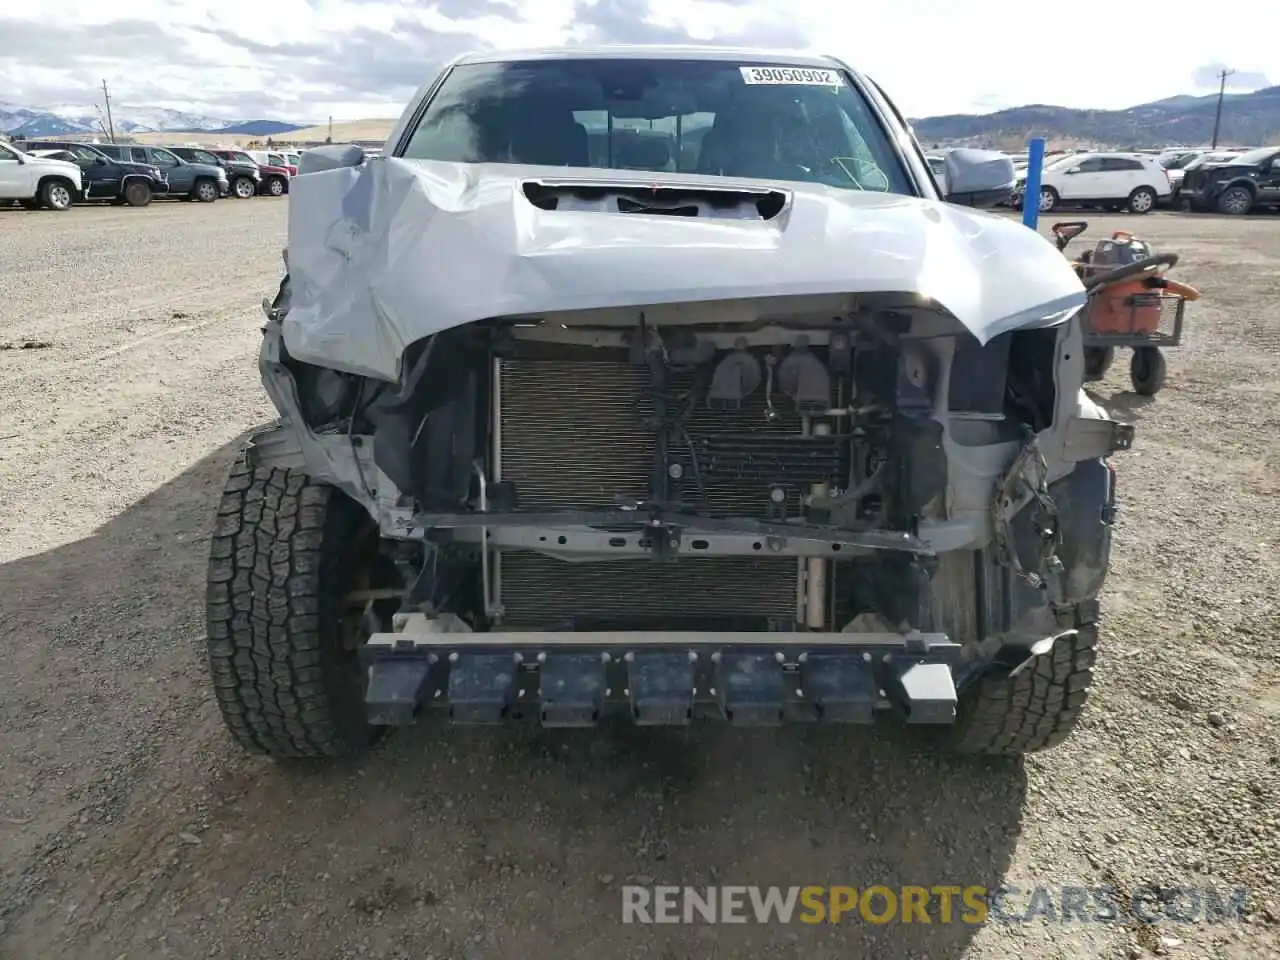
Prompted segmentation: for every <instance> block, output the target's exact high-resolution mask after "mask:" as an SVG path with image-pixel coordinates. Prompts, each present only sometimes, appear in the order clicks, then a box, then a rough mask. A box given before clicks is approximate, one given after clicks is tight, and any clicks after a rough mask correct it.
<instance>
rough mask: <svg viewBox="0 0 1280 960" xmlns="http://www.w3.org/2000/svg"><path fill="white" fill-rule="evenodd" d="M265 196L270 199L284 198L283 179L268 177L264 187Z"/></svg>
mask: <svg viewBox="0 0 1280 960" xmlns="http://www.w3.org/2000/svg"><path fill="white" fill-rule="evenodd" d="M265 189H266V191H267V194H268V195H269V196H272V197H283V196H284V179H283V178H281V177H270V178H268V180H267V183H266V187H265Z"/></svg>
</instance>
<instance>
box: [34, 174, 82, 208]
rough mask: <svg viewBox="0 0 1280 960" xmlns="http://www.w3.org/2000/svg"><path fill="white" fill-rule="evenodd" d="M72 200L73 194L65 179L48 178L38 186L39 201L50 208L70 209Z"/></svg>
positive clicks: (73, 198) (73, 200)
mask: <svg viewBox="0 0 1280 960" xmlns="http://www.w3.org/2000/svg"><path fill="white" fill-rule="evenodd" d="M74 202H75V194H74V193H72V191H71V185H70V184H68V183H67V181H65V180H48V181H46V182H45V183H44V185H43V186H41V187H40V203H41V205H42V206H44V207H47V208H48V209H50V210H70V209H71V204H72V203H74Z"/></svg>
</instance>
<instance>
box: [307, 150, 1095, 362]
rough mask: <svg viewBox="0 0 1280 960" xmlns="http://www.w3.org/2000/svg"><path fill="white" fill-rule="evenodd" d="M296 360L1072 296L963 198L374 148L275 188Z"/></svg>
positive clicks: (1004, 327)
mask: <svg viewBox="0 0 1280 960" xmlns="http://www.w3.org/2000/svg"><path fill="white" fill-rule="evenodd" d="M538 178H549V179H558V180H572V181H573V182H575V183H578V182H582V183H590V182H592V181H601V182H609V183H616V182H617V181H619V180H627V181H629V182H633V183H634V184H636V185H638V186H669V185H672V184H679V185H691V186H695V187H696V186H704V187H708V188H715V189H721V190H723V189H725V188H727V187H734V186H741V187H742V188H744V189H750V190H755V191H759V190H760V189H762V188H763V189H774V190H780V191H782V192H783V193H785V194H787V195H788V202H787V203H786V205H785V206H784V207H783V209H782V212H781V213H779V214H778V215H777V216H775V217H773V218H772V219H769V220H760V219H741V218H739V219H733V218H725V217H721V216H714V215H712V216H699V217H680V216H662V215H638V214H633V213H618V212H601V211H595V210H591V211H578V210H573V211H566V210H545V209H541V208H540V207H538V206H535V205H534V204H533V203H532V202H531V201H530V200H529V199H528V197H526V195H525V193H524V191H523V190H522V186H523V184H524V183H525V182H527V181H528V180H530V179H538ZM290 194H291V199H290V203H289V246H288V251H289V274H290V286H291V302H290V309H289V312H288V314H287V315H286V317H285V319H284V326H283V335H284V341H285V346H286V348H287V349H288V351H289V353H290V354H291V355H292V356H294V357H296V358H297V359H299V360H302V361H305V362H308V363H313V364H317V365H320V366H326V367H331V368H333V369H338V370H344V371H347V372H351V373H358V374H363V375H367V376H372V377H376V378H379V379H384V380H391V381H394V380H396V379H398V377H399V372H400V360H401V356H402V354H403V352H404V350H405V348H406V347H407V346H409V345H410V344H412V343H414V342H416V341H419V340H421V339H422V338H424V337H426V336H429V335H431V334H433V333H438V332H440V331H441V330H446V329H449V328H451V327H457V326H461V325H463V324H466V323H471V322H474V321H477V320H482V319H486V318H489V317H497V316H508V315H537V314H539V313H546V312H551V311H569V310H578V309H597V308H609V307H632V306H634V307H637V308H639V307H644V306H650V305H657V304H664V303H667V304H672V303H684V302H694V301H711V300H737V299H750V298H761V297H785V296H797V295H812V294H833V293H852V294H857V293H877V292H893V293H910V294H916V295H919V296H921V297H923V298H930V299H932V300H934V301H935V302H936V303H937V304H939V305H940V306H941V307H942V308H944V309H945V310H947V311H948V312H949V313H951V314H952V315H953V316H954V317H955V318H956V319H957V320H959V321H960V322H961V323H962V324H963V325H964V326H965V327H966V328H967V329H968V330H969V331H970V332H971V333H972V334H973V335H974V336H975V337H976V338H977V339H978V340H979V341H980V342H982V343H986V342H987V341H989V340H991V339H992V338H993V337H995V336H998V335H999V334H1001V333H1004V332H1007V331H1009V330H1014V329H1018V328H1020V327H1024V326H1029V325H1037V324H1044V323H1053V322H1058V321H1060V320H1061V319H1064V318H1065V317H1066V316H1069V315H1070V314H1071V313H1072V312H1073V311H1075V310H1076V309H1078V308H1079V307H1080V306H1082V305H1083V303H1084V301H1085V293H1084V288H1083V286H1082V285H1081V283H1080V281H1079V278H1078V277H1077V276H1076V275H1075V272H1074V271H1073V270H1072V269H1071V267H1070V265H1069V264H1068V263H1067V261H1066V259H1065V258H1064V257H1063V256H1062V254H1060V253H1059V252H1058V251H1057V249H1055V247H1054V246H1053V244H1051V243H1050V242H1049V241H1048V240H1046V239H1045V238H1043V237H1041V236H1039V235H1038V234H1036V233H1035V232H1034V231H1032V230H1029V229H1027V228H1026V227H1025V226H1023V225H1022V224H1020V223H1017V222H1016V221H1013V220H1011V219H1009V218H1006V217H1002V216H998V215H995V214H990V213H985V212H980V211H973V210H969V209H967V208H964V207H958V206H953V205H950V204H945V203H939V202H936V201H931V200H921V199H916V198H911V197H903V196H897V195H891V194H879V193H869V192H860V191H854V190H845V189H839V188H834V187H824V186H820V185H818V186H815V185H809V184H796V183H770V182H763V181H742V182H740V183H735V182H732V181H727V180H726V179H725V178H721V177H697V176H686V175H676V174H658V175H655V174H650V173H636V174H630V173H627V172H625V171H600V170H583V171H576V170H575V171H566V170H565V169H564V168H542V167H519V166H512V165H470V164H451V163H443V162H433V161H418V160H404V159H399V158H385V159H377V160H373V161H370V162H368V163H366V164H365V165H364V166H362V167H359V168H349V169H339V170H327V171H322V172H317V173H309V174H303V175H301V176H299V177H296V178H295V179H294V181H293V182H292V184H291V185H290Z"/></svg>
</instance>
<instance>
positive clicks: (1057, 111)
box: [0, 87, 1280, 149]
mask: <svg viewBox="0 0 1280 960" xmlns="http://www.w3.org/2000/svg"><path fill="white" fill-rule="evenodd" d="M1217 101H1218V97H1217V95H1216V94H1209V95H1208V96H1203V97H1193V96H1177V97H1168V98H1167V99H1164V100H1157V101H1155V102H1154V103H1143V104H1139V105H1138V106H1136V107H1129V108H1128V109H1126V110H1076V109H1073V108H1071V107H1055V106H1047V105H1044V104H1029V105H1027V106H1023V107H1012V108H1010V109H1008V110H999V111H997V112H995V113H987V114H952V115H950V116H944V117H925V118H923V119H918V120H912V121H911V124H912V126H913V127H914V128H915V132H916V136H917V137H918V138H919V139H920V142H921V143H922V144H924V145H925V146H926V147H929V146H932V145H934V144H939V145H944V144H955V143H968V144H970V145H973V146H991V147H996V148H1004V149H1008V148H1020V147H1021V146H1022V145H1024V144H1025V143H1026V141H1027V139H1028V138H1030V137H1040V136H1042V137H1047V138H1050V139H1058V140H1062V139H1070V140H1077V141H1087V142H1088V144H1090V145H1095V146H1112V147H1161V146H1166V145H1169V144H1189V145H1193V144H1200V143H1208V142H1209V140H1210V138H1211V137H1212V136H1213V117H1214V112H1215V110H1216V109H1217ZM112 121H113V124H114V126H115V129H116V133H120V134H129V133H169V132H172V133H185V132H201V133H224V134H240V135H243V136H260V137H269V136H278V135H280V134H284V133H289V132H290V131H293V130H300V129H302V128H303V127H305V126H307V124H301V123H286V122H282V121H280V120H228V119H225V118H217V117H206V116H202V115H200V114H193V113H184V112H182V111H180V110H170V109H168V108H165V107H132V108H124V109H121V110H119V111H117V112H115V113H114V114H113V116H112ZM101 123H102V118H101V117H100V115H99V113H98V111H97V110H96V109H95V108H94V107H92V106H85V105H83V104H74V105H59V106H52V107H29V106H21V105H18V104H12V103H3V102H0V132H3V133H7V134H9V135H10V136H11V137H15V138H16V137H55V136H60V135H63V134H71V133H100V132H101V131H102V126H101ZM1218 140H1219V142H1220V143H1222V144H1238V145H1244V146H1263V145H1266V144H1271V143H1280V87H1268V88H1266V89H1265V90H1258V91H1255V92H1254V93H1233V94H1228V95H1227V96H1226V98H1225V99H1224V102H1223V108H1222V129H1221V131H1220V133H1219V137H1218Z"/></svg>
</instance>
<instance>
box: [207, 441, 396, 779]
mask: <svg viewBox="0 0 1280 960" xmlns="http://www.w3.org/2000/svg"><path fill="white" fill-rule="evenodd" d="M370 536H372V537H373V542H374V543H375V544H376V542H377V540H376V537H377V527H376V526H374V525H373V523H372V521H371V520H370V519H369V517H368V514H366V513H365V511H364V510H363V509H361V507H360V506H359V505H358V504H356V503H355V502H354V501H352V500H350V499H348V498H347V497H346V496H344V495H343V494H342V493H341V492H340V491H338V490H336V489H335V488H333V487H330V486H327V485H325V484H318V483H314V482H312V481H311V480H310V479H309V478H308V477H306V476H305V475H303V474H301V473H298V472H295V471H291V470H282V469H257V470H255V469H252V468H250V466H249V465H248V462H247V460H246V457H245V455H244V454H241V456H240V458H239V459H238V460H237V461H236V463H235V465H234V466H233V467H232V470H231V473H230V476H229V477H228V479H227V483H226V486H225V488H224V490H223V494H222V500H221V503H220V504H219V507H218V513H217V518H216V520H215V525H214V531H213V536H212V538H211V544H210V551H209V574H208V587H207V590H208V592H207V616H208V655H209V668H210V673H211V675H212V679H213V685H214V694H215V697H216V699H217V702H218V707H219V709H220V710H221V713H222V718H223V721H224V722H225V723H226V725H227V727H228V729H229V730H230V731H231V734H232V736H233V737H234V738H235V740H236V741H237V742H238V743H239V744H240V746H241V747H243V748H244V749H245V750H248V751H249V752H251V753H259V754H262V753H265V754H269V755H270V756H273V757H277V758H293V757H303V758H306V757H310V758H320V757H342V756H352V755H357V754H360V753H362V752H364V751H365V750H367V749H368V748H369V747H370V746H371V745H372V744H373V743H374V742H375V741H376V740H377V739H378V737H379V736H380V735H381V734H382V732H383V728H379V727H373V726H370V725H369V723H368V722H367V712H366V709H365V703H364V688H365V682H366V681H365V672H364V671H363V670H362V669H361V666H360V661H359V655H358V647H359V640H358V639H353V638H358V637H359V636H360V635H359V628H358V627H357V626H356V623H358V620H359V616H358V611H356V612H355V613H353V612H352V610H351V609H350V608H348V607H347V606H346V602H345V599H344V598H346V597H347V596H348V595H349V594H350V593H351V591H352V590H353V589H354V588H355V587H356V585H357V584H359V583H360V582H361V576H362V575H363V574H365V573H367V572H368V568H367V566H366V565H365V564H364V563H363V562H362V560H361V559H360V557H361V551H360V550H359V549H358V547H357V544H358V543H359V542H360V541H361V540H363V541H364V542H366V543H367V542H369V537H370Z"/></svg>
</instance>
